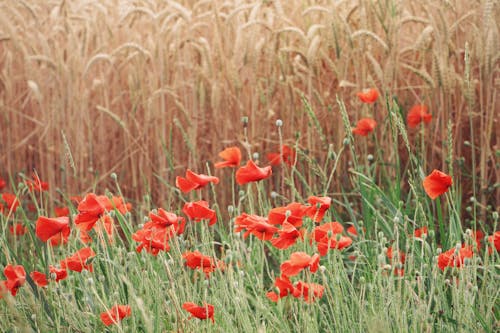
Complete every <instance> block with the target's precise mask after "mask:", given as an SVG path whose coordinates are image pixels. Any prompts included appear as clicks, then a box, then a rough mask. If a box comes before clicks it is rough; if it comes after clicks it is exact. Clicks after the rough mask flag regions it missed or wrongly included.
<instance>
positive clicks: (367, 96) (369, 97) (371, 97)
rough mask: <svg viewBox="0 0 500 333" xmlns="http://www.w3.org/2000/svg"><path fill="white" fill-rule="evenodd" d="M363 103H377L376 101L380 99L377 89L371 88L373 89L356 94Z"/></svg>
mask: <svg viewBox="0 0 500 333" xmlns="http://www.w3.org/2000/svg"><path fill="white" fill-rule="evenodd" d="M356 95H357V96H358V97H359V99H360V100H361V102H363V103H367V104H371V103H375V101H376V100H377V98H378V91H377V89H374V88H371V89H364V90H363V91H361V92H358V93H357V94H356Z"/></svg>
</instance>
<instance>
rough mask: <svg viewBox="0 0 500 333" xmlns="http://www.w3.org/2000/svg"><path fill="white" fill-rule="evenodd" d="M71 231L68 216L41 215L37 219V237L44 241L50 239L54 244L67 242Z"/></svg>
mask: <svg viewBox="0 0 500 333" xmlns="http://www.w3.org/2000/svg"><path fill="white" fill-rule="evenodd" d="M70 232H71V230H70V228H69V218H68V217H67V216H63V217H55V218H48V217H45V216H40V217H39V218H38V220H37V221H36V227H35V234H36V235H37V237H38V238H40V239H41V240H42V241H43V242H47V241H49V240H50V244H51V245H53V246H55V245H59V244H65V243H66V242H67V241H68V236H69V234H70Z"/></svg>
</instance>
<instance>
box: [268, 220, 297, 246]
mask: <svg viewBox="0 0 500 333" xmlns="http://www.w3.org/2000/svg"><path fill="white" fill-rule="evenodd" d="M302 230H304V229H302ZM278 235H279V236H278V238H273V239H271V244H273V246H275V247H277V248H278V249H282V250H284V249H287V248H289V247H290V246H292V245H293V244H295V242H296V241H297V239H299V238H304V232H303V231H302V232H301V231H299V230H297V229H296V228H295V227H294V226H293V225H292V224H290V223H288V222H284V223H283V226H282V228H281V230H278Z"/></svg>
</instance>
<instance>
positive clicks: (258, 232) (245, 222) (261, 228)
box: [234, 213, 278, 240]
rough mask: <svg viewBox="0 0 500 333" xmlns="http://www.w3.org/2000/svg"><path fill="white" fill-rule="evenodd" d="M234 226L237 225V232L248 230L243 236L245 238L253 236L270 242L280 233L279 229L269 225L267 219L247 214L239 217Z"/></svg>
mask: <svg viewBox="0 0 500 333" xmlns="http://www.w3.org/2000/svg"><path fill="white" fill-rule="evenodd" d="M234 224H235V225H236V228H235V229H234V231H235V232H240V231H242V230H244V229H246V232H245V233H244V234H243V237H244V238H247V237H248V235H250V234H252V235H254V236H255V237H257V238H258V239H260V240H270V239H271V238H273V235H274V234H275V233H276V232H277V231H278V228H277V227H275V226H273V225H272V224H269V223H268V221H267V219H266V218H265V217H262V216H257V215H249V214H247V213H243V214H241V215H240V216H237V217H236V219H235V220H234Z"/></svg>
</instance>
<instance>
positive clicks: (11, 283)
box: [0, 264, 26, 297]
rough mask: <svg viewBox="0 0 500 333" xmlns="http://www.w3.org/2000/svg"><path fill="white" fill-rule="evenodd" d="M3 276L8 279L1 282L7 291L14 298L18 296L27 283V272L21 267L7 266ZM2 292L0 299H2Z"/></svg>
mask: <svg viewBox="0 0 500 333" xmlns="http://www.w3.org/2000/svg"><path fill="white" fill-rule="evenodd" d="M3 274H4V275H5V277H6V278H7V280H6V281H1V283H0V284H3V287H4V288H5V291H6V290H8V291H10V293H11V294H12V296H16V294H17V291H18V289H19V288H20V287H21V286H22V285H23V284H24V283H25V282H26V271H25V270H24V267H23V266H21V265H16V266H12V265H11V264H9V265H7V266H5V268H4V270H3ZM1 292H2V290H0V297H1Z"/></svg>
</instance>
